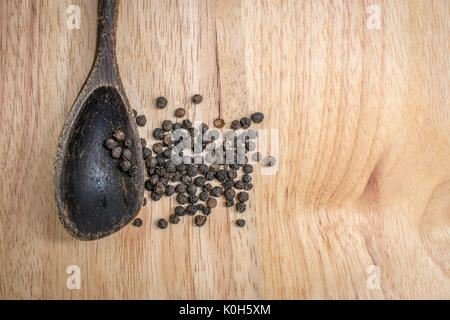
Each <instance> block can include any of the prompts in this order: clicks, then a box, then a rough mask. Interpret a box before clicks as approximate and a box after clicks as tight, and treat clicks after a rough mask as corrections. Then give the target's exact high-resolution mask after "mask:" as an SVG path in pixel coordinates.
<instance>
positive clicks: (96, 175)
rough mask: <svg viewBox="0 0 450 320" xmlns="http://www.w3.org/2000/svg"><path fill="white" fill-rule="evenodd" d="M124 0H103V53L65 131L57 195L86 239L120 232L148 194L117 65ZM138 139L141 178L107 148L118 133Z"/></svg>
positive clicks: (68, 223) (68, 224)
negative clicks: (119, 16)
mask: <svg viewBox="0 0 450 320" xmlns="http://www.w3.org/2000/svg"><path fill="white" fill-rule="evenodd" d="M117 10H118V0H99V4H98V23H97V28H98V30H97V33H98V35H97V50H96V57H95V60H94V65H93V67H92V70H91V72H90V74H89V76H88V78H87V80H86V82H85V84H84V86H83V88H82V90H81V92H80V93H79V95H78V97H77V99H76V101H75V103H74V105H73V108H72V110H71V112H70V114H69V116H68V118H67V120H66V123H65V125H64V128H63V131H62V133H61V136H60V139H59V143H58V148H57V151H56V161H55V175H54V179H55V196H56V205H57V209H58V214H59V218H60V220H61V222H62V224H63V226H64V227H65V229H66V230H67V231H68V232H69V233H70V234H71V235H73V236H74V237H76V238H78V239H81V240H95V239H99V238H103V237H105V236H107V235H109V234H111V233H114V232H116V231H118V230H120V229H121V228H123V227H124V226H125V225H127V224H128V223H129V222H131V221H132V220H133V219H134V218H135V217H136V216H137V214H138V213H139V210H140V208H141V206H142V201H143V194H144V170H145V169H144V160H143V158H142V147H141V142H140V138H139V134H138V131H137V128H136V121H135V118H134V115H133V109H132V108H131V107H130V105H129V102H128V99H127V97H126V94H125V90H124V88H123V85H122V81H121V80H120V75H119V69H118V66H117V62H116V52H115V34H116V20H117ZM117 129H120V130H122V131H123V132H124V133H125V135H126V138H127V139H131V140H132V141H133V147H132V148H131V149H132V150H131V151H132V155H133V157H132V161H131V162H132V165H133V166H135V167H136V169H137V171H136V174H135V175H130V174H129V173H126V172H123V171H122V170H120V169H119V167H118V165H119V161H120V160H117V159H113V158H112V156H111V154H110V151H109V150H107V149H106V148H105V147H104V141H105V140H106V139H108V138H111V137H112V135H113V133H114V131H115V130H117Z"/></svg>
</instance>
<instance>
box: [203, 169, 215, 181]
mask: <svg viewBox="0 0 450 320" xmlns="http://www.w3.org/2000/svg"><path fill="white" fill-rule="evenodd" d="M205 179H206V181H211V180H214V172H213V171H208V172H207V173H206V175H205Z"/></svg>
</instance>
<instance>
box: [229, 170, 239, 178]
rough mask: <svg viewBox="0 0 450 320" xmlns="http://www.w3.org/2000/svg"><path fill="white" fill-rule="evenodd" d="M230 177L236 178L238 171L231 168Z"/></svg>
mask: <svg viewBox="0 0 450 320" xmlns="http://www.w3.org/2000/svg"><path fill="white" fill-rule="evenodd" d="M227 175H228V178H230V179H236V178H237V171H236V170H230V171H228V172H227Z"/></svg>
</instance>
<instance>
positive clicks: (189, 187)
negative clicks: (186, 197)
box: [187, 184, 197, 194]
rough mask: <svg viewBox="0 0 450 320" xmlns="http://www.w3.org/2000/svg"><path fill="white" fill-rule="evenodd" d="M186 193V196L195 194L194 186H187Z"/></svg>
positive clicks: (195, 188)
mask: <svg viewBox="0 0 450 320" xmlns="http://www.w3.org/2000/svg"><path fill="white" fill-rule="evenodd" d="M187 193H188V194H196V193H197V187H196V186H195V185H194V184H189V185H188V186H187Z"/></svg>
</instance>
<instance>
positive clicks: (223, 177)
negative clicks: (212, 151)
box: [215, 170, 228, 182]
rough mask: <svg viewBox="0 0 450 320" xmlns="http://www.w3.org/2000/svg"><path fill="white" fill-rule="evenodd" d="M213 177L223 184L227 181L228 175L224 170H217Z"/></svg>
mask: <svg viewBox="0 0 450 320" xmlns="http://www.w3.org/2000/svg"><path fill="white" fill-rule="evenodd" d="M215 177H216V179H217V180H219V181H220V182H224V181H225V180H226V179H227V177H228V175H227V173H226V172H225V171H224V170H219V171H217V172H216V174H215Z"/></svg>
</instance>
